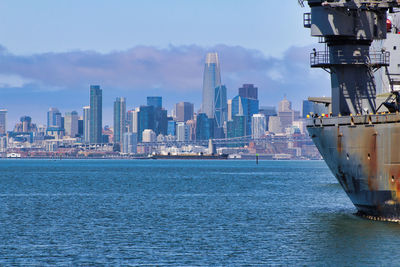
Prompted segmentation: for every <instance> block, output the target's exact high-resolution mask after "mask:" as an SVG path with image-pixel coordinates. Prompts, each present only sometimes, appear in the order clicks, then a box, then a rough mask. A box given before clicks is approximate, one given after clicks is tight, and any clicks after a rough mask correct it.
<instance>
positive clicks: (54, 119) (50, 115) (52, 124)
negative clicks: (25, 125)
mask: <svg viewBox="0 0 400 267" xmlns="http://www.w3.org/2000/svg"><path fill="white" fill-rule="evenodd" d="M47 128H54V129H61V128H62V120H61V112H60V111H59V110H58V109H57V108H50V109H49V111H47Z"/></svg>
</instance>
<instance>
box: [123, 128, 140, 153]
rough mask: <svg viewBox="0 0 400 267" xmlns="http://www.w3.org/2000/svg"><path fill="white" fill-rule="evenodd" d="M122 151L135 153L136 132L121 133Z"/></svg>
mask: <svg viewBox="0 0 400 267" xmlns="http://www.w3.org/2000/svg"><path fill="white" fill-rule="evenodd" d="M122 143H123V145H122V152H123V153H126V154H136V153H137V133H132V132H127V133H124V135H123V142H122Z"/></svg>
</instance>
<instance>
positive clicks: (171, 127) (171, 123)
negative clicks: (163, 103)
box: [167, 120, 176, 136]
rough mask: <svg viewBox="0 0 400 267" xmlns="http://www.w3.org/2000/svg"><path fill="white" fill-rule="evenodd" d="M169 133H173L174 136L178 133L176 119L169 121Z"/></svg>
mask: <svg viewBox="0 0 400 267" xmlns="http://www.w3.org/2000/svg"><path fill="white" fill-rule="evenodd" d="M167 135H172V136H175V135H176V121H174V120H169V121H168V130H167Z"/></svg>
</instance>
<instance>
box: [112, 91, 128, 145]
mask: <svg viewBox="0 0 400 267" xmlns="http://www.w3.org/2000/svg"><path fill="white" fill-rule="evenodd" d="M125 127H126V99H125V98H124V97H117V98H116V99H115V101H114V137H113V141H114V143H122V141H123V136H124V133H125V132H126V131H125Z"/></svg>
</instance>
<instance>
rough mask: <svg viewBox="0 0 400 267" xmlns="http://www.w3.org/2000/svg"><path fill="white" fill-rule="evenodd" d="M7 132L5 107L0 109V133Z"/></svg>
mask: <svg viewBox="0 0 400 267" xmlns="http://www.w3.org/2000/svg"><path fill="white" fill-rule="evenodd" d="M6 133H7V109H0V135H1V134H6Z"/></svg>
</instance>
